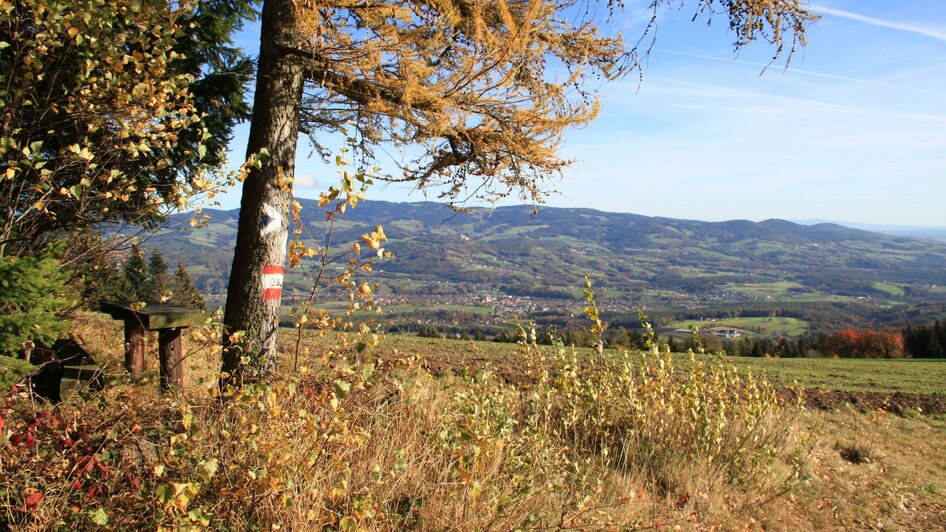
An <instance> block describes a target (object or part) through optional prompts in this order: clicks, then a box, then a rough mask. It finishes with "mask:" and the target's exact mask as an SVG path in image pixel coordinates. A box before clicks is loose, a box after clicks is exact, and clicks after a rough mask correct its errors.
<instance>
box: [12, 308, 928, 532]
mask: <svg viewBox="0 0 946 532" xmlns="http://www.w3.org/2000/svg"><path fill="white" fill-rule="evenodd" d="M77 332H78V334H79V335H80V336H81V337H82V339H83V340H84V341H85V343H86V345H88V346H89V347H90V348H91V349H92V350H93V352H94V353H95V354H96V355H97V358H98V359H99V361H100V363H102V364H103V365H105V366H108V367H111V368H113V370H112V371H113V372H114V374H115V375H119V376H120V375H121V371H120V360H121V356H120V352H119V350H120V344H121V338H122V337H121V328H120V325H118V324H114V323H110V322H103V321H101V320H100V319H99V318H96V317H92V316H90V317H86V318H85V319H83V320H80V322H79V324H78V328H77ZM184 341H185V350H187V351H188V352H190V353H191V354H190V356H188V357H187V358H186V359H185V360H186V364H187V367H186V370H185V379H186V383H187V389H186V390H185V391H184V393H182V394H178V395H176V396H171V397H161V396H160V395H159V394H158V393H157V376H156V370H155V368H154V365H153V364H152V366H151V368H150V370H149V372H147V373H146V376H145V379H144V381H143V382H135V383H133V382H130V381H129V380H128V379H127V378H124V377H122V378H120V379H118V380H117V381H116V382H114V383H113V384H112V385H111V386H110V387H109V388H108V389H107V390H105V391H104V392H102V393H100V394H95V395H89V396H87V397H85V396H80V395H75V396H72V397H69V398H67V400H66V401H65V402H64V403H63V404H61V405H58V406H55V407H49V406H48V405H42V404H30V403H29V402H28V401H27V400H26V399H24V398H22V397H12V398H11V400H10V401H9V402H8V403H7V406H6V407H5V409H4V410H3V411H2V413H0V418H2V419H4V420H6V427H5V428H3V429H2V430H3V431H4V436H3V438H4V440H3V443H2V445H3V446H4V447H5V449H4V453H3V457H2V458H0V460H2V462H0V464H2V465H0V496H2V502H0V505H2V513H0V526H2V525H3V524H4V523H5V524H6V525H9V526H10V527H11V528H16V529H37V530H39V529H50V528H62V527H72V528H87V527H91V526H94V525H93V523H94V521H95V520H96V519H98V520H101V518H102V517H103V516H104V517H107V518H108V526H110V527H114V528H119V529H121V528H133V527H134V528H140V527H147V528H154V527H157V526H165V527H174V526H179V525H184V526H198V527H203V526H209V527H213V528H234V527H236V528H242V527H244V526H250V525H252V527H254V528H267V529H269V528H273V526H274V525H275V526H278V527H281V528H282V529H292V530H301V529H313V528H319V527H327V528H335V529H367V530H389V529H462V530H488V529H492V530H509V529H515V528H530V527H539V528H569V527H571V528H579V529H598V528H609V527H618V528H622V529H637V528H660V529H674V528H677V527H679V528H680V529H684V530H709V529H720V530H734V529H758V528H759V527H763V528H765V529H775V530H782V529H785V530H789V529H832V528H845V529H865V530H869V529H873V528H874V527H876V528H881V529H911V528H912V529H934V528H937V527H939V528H942V526H943V525H944V522H946V521H944V510H943V506H942V504H941V503H940V502H938V501H939V499H941V498H942V495H943V493H944V489H946V457H944V454H943V453H942V449H943V448H944V447H946V446H944V444H946V434H944V429H946V422H944V421H942V420H935V419H932V418H915V419H905V418H897V417H892V416H890V415H886V414H883V413H874V414H870V415H864V414H860V413H855V412H847V411H841V412H836V413H816V412H801V413H800V414H799V412H798V411H795V410H793V409H786V410H780V413H779V414H778V415H776V416H774V417H772V416H764V419H765V420H766V421H765V423H766V424H765V427H767V428H766V432H764V434H776V433H777V434H784V435H786V436H791V435H792V434H794V436H793V438H795V439H789V440H785V439H778V438H776V439H774V440H767V441H768V443H767V444H766V445H765V446H761V447H751V446H750V447H751V448H753V449H756V451H758V452H754V453H750V454H751V455H752V456H755V457H756V458H758V459H753V460H748V459H747V461H744V462H740V461H732V458H731V455H732V453H728V452H726V451H727V450H731V449H732V447H733V444H732V442H733V441H740V440H739V438H738V436H740V435H749V436H750V437H752V436H756V435H758V434H762V433H755V432H752V430H750V431H749V432H746V430H747V429H749V428H751V427H749V426H747V425H746V422H745V421H738V419H740V418H738V416H737V417H733V418H726V419H727V420H729V421H727V423H729V424H728V425H726V431H727V432H726V433H725V434H723V436H725V438H729V439H725V440H721V441H725V443H721V444H720V445H719V447H715V449H717V451H715V452H714V451H713V449H714V447H712V445H710V444H711V443H712V442H713V441H716V440H715V438H709V439H707V440H705V441H704V443H705V444H706V445H708V446H707V447H704V448H701V447H699V446H694V447H686V441H687V440H688V439H698V438H696V437H695V436H687V437H686V438H680V439H677V440H675V439H673V438H672V437H670V436H671V435H672V434H673V433H676V432H679V431H681V430H684V429H687V428H688V427H690V428H693V429H695V430H697V432H695V433H694V434H699V433H700V431H705V432H706V433H707V434H711V433H712V431H711V430H710V429H711V428H712V427H714V426H716V425H715V424H712V423H711V424H703V425H701V424H699V423H697V424H693V423H695V422H694V421H692V419H693V418H691V417H690V416H689V415H682V413H683V412H684V409H677V408H674V409H667V407H668V406H674V405H675V406H679V405H680V403H681V401H683V400H685V398H686V397H690V398H694V397H698V396H699V394H698V393H695V392H693V393H690V392H686V393H684V392H685V391H684V390H682V389H681V390H678V391H679V393H680V394H681V395H679V396H672V395H661V394H657V393H654V394H651V395H647V394H646V393H644V392H643V391H642V390H643V389H646V388H648V387H651V388H654V389H656V388H659V387H661V386H669V385H670V383H671V380H661V379H660V378H656V377H652V378H653V379H654V380H651V381H646V379H645V380H644V384H645V386H644V388H640V389H639V388H638V387H636V385H633V386H632V385H631V384H629V383H624V384H621V385H620V386H619V385H618V384H616V383H617V382H618V381H617V380H614V378H612V377H613V375H612V377H607V378H606V377H605V376H603V375H597V376H592V375H572V376H568V375H567V371H563V370H566V369H567V368H566V367H564V366H562V365H558V366H556V365H555V364H557V363H561V362H566V363H567V358H566V359H563V360H560V361H559V362H556V361H555V360H554V356H552V355H550V357H551V358H547V359H545V361H544V362H543V363H544V364H546V366H545V367H546V368H551V369H552V370H553V371H551V372H550V374H552V375H557V376H555V377H553V378H550V379H549V380H548V381H547V383H546V384H547V386H546V387H545V388H541V387H532V388H523V387H521V386H514V385H509V384H506V383H504V382H502V380H501V379H498V378H496V376H495V375H491V374H489V373H485V374H478V375H476V376H474V377H468V378H463V377H454V376H443V377H435V376H433V375H431V373H430V372H429V371H426V370H424V369H422V368H421V367H419V365H418V364H417V362H416V360H414V359H412V358H411V356H410V355H411V353H401V355H402V357H401V358H399V359H386V360H385V362H381V363H378V365H372V364H369V363H367V362H366V361H364V360H358V359H356V357H352V356H350V355H353V354H354V351H351V350H347V349H345V348H342V347H340V346H336V348H335V349H333V350H332V353H331V355H330V354H329V352H328V351H327V350H325V349H319V350H316V351H315V352H313V353H312V354H311V355H310V356H309V357H307V358H306V359H305V361H304V362H305V366H306V368H305V370H304V371H301V372H300V373H299V374H297V375H294V376H288V377H285V378H281V379H279V380H278V381H277V382H275V383H274V384H273V385H272V386H266V387H264V386H259V387H252V386H251V387H247V388H246V389H244V390H243V391H242V392H241V393H240V394H238V395H235V396H233V397H231V398H230V399H229V400H228V401H223V402H221V401H218V400H217V398H215V397H213V390H214V383H215V382H216V374H217V369H218V360H219V351H217V350H216V349H217V348H216V346H215V344H216V338H215V336H214V334H213V333H212V331H207V332H201V331H197V330H195V331H191V333H190V334H189V335H188V336H187V337H185V340H184ZM533 359H534V357H533ZM342 361H344V362H342ZM566 365H567V364H566ZM680 371H683V370H680ZM604 373H605V374H607V372H604ZM636 375H639V377H640V378H642V379H644V377H643V375H640V374H636ZM720 375H722V374H717V377H720ZM710 376H711V375H710V374H707V375H704V377H706V378H704V379H703V380H706V381H709V380H711V379H710V378H709V377H710ZM679 377H680V375H678V376H677V377H675V378H674V380H678V381H681V382H687V380H686V379H685V378H684V379H682V380H681V379H680V378H679ZM602 379H603V380H602ZM539 381H541V379H539ZM634 382H638V381H634ZM648 382H649V383H651V384H652V385H653V386H648V385H647V383H648ZM690 385H692V386H696V385H697V382H696V381H695V380H694V381H693V382H690ZM720 386H724V387H727V388H728V387H730V386H731V383H728V381H721V384H720ZM609 387H610V388H609ZM609 390H610V391H609ZM699 390H703V392H706V393H709V392H711V391H713V390H717V391H719V390H721V388H700V389H699ZM631 391H633V392H634V393H637V394H639V395H638V396H637V399H635V400H636V401H638V402H640V404H641V405H645V406H646V408H645V409H644V412H646V415H645V414H644V413H639V414H635V416H637V417H634V416H632V415H631V410H632V409H629V407H627V406H626V405H634V404H637V403H627V402H624V403H622V402H621V399H620V397H622V395H621V394H624V395H625V396H626V395H627V394H628V393H630V392H631ZM648 393H649V392H648ZM687 393H689V395H687ZM537 394H538V395H537ZM542 394H544V395H542ZM640 394H643V395H640ZM540 396H541V397H540ZM719 396H720V397H729V399H725V401H727V402H726V405H727V407H728V408H729V407H736V406H738V405H739V404H741V403H740V402H739V401H738V400H737V397H736V396H726V395H725V394H723V393H720V394H719ZM674 397H676V399H674V401H671V403H672V404H663V403H661V402H660V401H662V400H666V399H668V398H674ZM622 404H623V405H625V406H621V405H622ZM753 404H754V405H756V406H760V405H764V404H766V403H764V402H763V403H751V402H750V403H745V404H743V407H744V406H746V405H748V406H752V405H753ZM740 408H742V407H740ZM661 409H664V410H661ZM713 412H714V409H713V408H710V409H708V410H707V415H710V416H711V417H712V413H713ZM759 412H762V410H759ZM44 413H48V414H49V415H50V417H48V418H46V417H43V418H42V419H39V418H40V416H41V415H45V414H44ZM798 415H800V417H798ZM570 416H572V417H570ZM573 416H577V417H573ZM37 419H39V421H38V422H37V421H36V420H37ZM746 419H750V420H751V419H753V418H751V417H750V418H746ZM760 419H762V418H760ZM49 420H57V421H55V422H53V421H49ZM578 420H582V422H577V421H578ZM566 421H567V422H566ZM632 421H633V423H630V422H632ZM30 423H36V424H35V425H34V428H33V429H28V428H27V427H28V426H29V425H30ZM793 423H797V427H798V429H799V430H798V431H791V430H789V429H791V427H792V426H793V425H792V424H793ZM642 424H643V425H647V426H646V427H639V428H642V429H644V428H646V429H647V430H648V431H649V432H648V431H643V430H638V431H636V432H635V431H631V430H629V428H630V427H634V426H637V425H642ZM53 425H55V426H53ZM662 426H663V428H661V427H662ZM759 426H760V427H762V425H759ZM29 430H32V431H33V434H35V440H36V441H35V443H34V444H33V445H32V446H25V445H24V444H23V443H22V442H20V443H19V444H18V445H13V443H12V441H11V440H10V437H11V436H14V435H18V434H25V433H26V432H28V431H29ZM754 430H761V429H754ZM662 431H663V432H662ZM772 431H774V432H772ZM806 434H807V435H808V436H807V437H805V435H806ZM64 435H65V436H70V437H72V439H73V440H75V442H76V445H74V446H70V447H64V446H63V444H62V437H63V436H64ZM733 436H736V440H732V439H731V438H732V437H733ZM750 439H751V438H750ZM621 442H624V443H621ZM628 442H630V443H628ZM622 445H624V446H625V447H624V448H621V446H622ZM644 447H647V448H646V449H644ZM605 448H607V449H608V451H607V452H603V451H604V449H605ZM645 450H646V452H643V451H645ZM770 451H775V453H774V454H772V455H771V456H770V458H765V456H763V455H765V452H770ZM756 455H758V456H756ZM747 456H748V455H747ZM845 456H847V457H848V458H847V459H846V458H845ZM852 456H859V457H861V458H866V460H862V461H861V463H858V464H854V463H851V462H850V461H848V460H849V459H850V458H851V457H852ZM727 457H730V458H727ZM727 460H728V461H727ZM90 463H91V464H93V466H92V468H91V469H89V468H88V467H87V465H88V464H90ZM726 463H729V464H730V465H738V467H735V468H731V469H727V467H726ZM99 466H101V468H100V467H99ZM102 468H104V471H103V470H102ZM740 468H751V471H743V472H744V473H750V472H751V473H753V474H745V475H737V474H734V472H736V471H740V470H741V469H740ZM795 473H798V475H797V476H796V477H793V474H795ZM790 478H795V479H796V480H797V482H789V483H788V484H786V483H784V481H785V480H786V479H790ZM785 488H791V490H790V491H783V490H784V489H785ZM38 493H40V494H42V498H38V496H37V495H35V494H38ZM30 497H32V498H30ZM37 499H38V500H37ZM98 512H101V513H98Z"/></svg>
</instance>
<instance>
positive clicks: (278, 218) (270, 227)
mask: <svg viewBox="0 0 946 532" xmlns="http://www.w3.org/2000/svg"><path fill="white" fill-rule="evenodd" d="M261 221H262V223H261V224H260V225H262V226H263V228H262V229H261V230H260V234H261V235H263V236H266V235H268V234H270V233H272V232H273V231H278V230H280V229H282V215H281V214H279V211H277V210H276V208H275V207H273V206H272V205H263V219H262V220H261Z"/></svg>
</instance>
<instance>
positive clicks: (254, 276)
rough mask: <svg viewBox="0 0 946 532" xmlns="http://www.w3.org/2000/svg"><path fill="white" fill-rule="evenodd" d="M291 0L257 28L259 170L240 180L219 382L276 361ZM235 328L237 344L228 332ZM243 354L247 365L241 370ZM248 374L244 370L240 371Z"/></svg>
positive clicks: (275, 6) (295, 105)
mask: <svg viewBox="0 0 946 532" xmlns="http://www.w3.org/2000/svg"><path fill="white" fill-rule="evenodd" d="M296 10H297V7H296V6H295V2H294V1H293V0H266V1H265V2H264V3H263V13H262V19H261V30H260V53H259V64H258V67H257V77H256V94H255V98H254V102H253V119H252V123H251V125H250V137H249V144H248V146H247V155H248V156H250V155H253V154H258V153H260V151H261V150H262V149H264V148H265V149H266V150H268V151H269V155H267V156H264V157H263V158H262V161H261V162H262V165H261V167H260V168H259V169H253V170H252V171H250V172H249V175H248V177H247V178H246V181H244V182H243V198H242V200H241V204H240V221H239V227H238V231H237V242H236V252H235V254H234V256H233V269H232V271H231V273H230V284H229V286H228V288H227V304H226V313H225V316H224V333H223V347H224V352H223V372H224V377H223V379H222V381H221V383H222V384H223V385H226V384H230V383H233V384H237V385H239V384H240V383H241V382H242V380H243V378H244V377H248V378H252V379H257V378H261V377H263V376H265V375H266V374H267V373H268V372H270V371H272V369H273V368H274V367H275V363H276V336H277V331H278V326H279V307H280V300H281V296H282V279H283V269H284V267H285V262H286V240H287V236H288V229H289V204H290V202H291V201H292V185H291V179H290V177H291V176H292V175H293V172H294V170H295V158H296V142H297V139H298V133H299V110H300V107H301V105H302V88H303V75H302V67H301V65H300V64H299V62H298V59H297V58H293V57H292V56H291V55H288V54H285V53H283V52H281V49H282V48H281V47H282V46H291V45H292V44H293V29H294V28H295V27H296V26H297V24H296V20H297V16H298V13H297V11H296ZM238 331H242V332H243V333H244V335H243V336H242V338H240V340H239V341H238V342H232V341H231V336H230V335H231V334H232V333H234V332H238ZM243 357H249V360H250V367H249V368H244V367H243V364H242V359H243ZM247 372H249V374H247V375H245V373H247Z"/></svg>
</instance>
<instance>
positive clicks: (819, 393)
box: [779, 389, 946, 416]
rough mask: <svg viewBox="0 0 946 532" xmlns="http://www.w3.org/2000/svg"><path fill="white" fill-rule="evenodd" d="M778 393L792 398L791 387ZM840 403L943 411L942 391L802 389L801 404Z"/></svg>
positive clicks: (926, 412) (945, 398) (829, 405)
mask: <svg viewBox="0 0 946 532" xmlns="http://www.w3.org/2000/svg"><path fill="white" fill-rule="evenodd" d="M779 395H780V396H781V397H782V398H784V399H787V400H791V401H794V400H795V397H796V394H795V392H794V390H790V389H783V390H780V393H779ZM843 404H848V405H851V406H852V407H853V408H855V409H857V410H859V411H861V412H868V411H871V410H884V411H886V412H890V413H891V414H896V415H898V416H903V415H908V414H911V413H918V414H924V415H932V414H943V413H946V395H944V394H940V393H933V394H918V393H903V392H896V393H878V392H849V391H843V390H818V389H807V390H805V406H807V407H809V408H817V409H819V410H833V409H835V408H837V407H839V406H841V405H843Z"/></svg>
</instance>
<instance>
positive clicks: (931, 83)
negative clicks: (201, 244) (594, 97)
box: [221, 0, 946, 226]
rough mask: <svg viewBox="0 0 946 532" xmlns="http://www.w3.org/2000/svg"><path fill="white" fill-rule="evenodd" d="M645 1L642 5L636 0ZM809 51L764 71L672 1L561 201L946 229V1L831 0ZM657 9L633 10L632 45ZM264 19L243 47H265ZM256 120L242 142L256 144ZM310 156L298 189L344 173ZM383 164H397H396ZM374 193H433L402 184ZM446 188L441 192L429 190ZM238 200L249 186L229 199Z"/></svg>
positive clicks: (590, 137)
mask: <svg viewBox="0 0 946 532" xmlns="http://www.w3.org/2000/svg"><path fill="white" fill-rule="evenodd" d="M628 4H633V2H628ZM811 10H812V11H814V12H817V13H821V14H823V18H822V19H821V20H820V21H818V22H816V23H815V24H814V25H813V26H812V27H811V28H810V29H809V31H808V46H807V47H806V48H804V49H801V50H799V51H797V52H796V54H795V55H794V56H793V57H792V59H791V64H790V65H789V67H788V68H785V66H784V61H781V62H776V63H774V64H772V65H770V66H769V67H768V68H767V69H766V70H765V72H763V67H764V66H765V65H766V64H767V63H768V62H769V59H770V58H771V56H772V50H771V48H769V47H767V46H766V45H765V44H763V43H758V44H753V45H750V46H749V47H748V48H744V49H743V50H741V51H740V52H738V54H737V53H735V52H734V51H733V49H732V45H731V42H732V35H731V34H729V33H728V32H727V31H726V26H727V24H726V21H725V20H724V19H723V18H717V19H716V20H714V22H713V24H711V25H709V26H707V24H706V20H705V18H704V19H698V20H697V21H695V22H692V21H691V19H692V16H693V2H689V3H687V5H685V6H684V7H683V8H682V9H680V10H676V9H674V10H663V11H662V12H661V13H660V15H661V16H660V21H659V22H658V26H657V41H656V44H655V46H654V50H653V52H652V53H651V56H650V57H649V59H648V61H647V63H646V65H645V68H644V71H643V81H639V80H638V78H637V77H636V76H634V75H632V76H630V77H628V78H625V79H624V80H620V81H617V82H614V83H612V84H610V85H607V86H605V87H604V89H603V91H602V94H601V100H602V104H603V109H602V112H601V115H600V117H599V118H598V120H597V121H595V122H593V123H592V124H590V125H589V126H587V127H585V128H584V129H581V130H576V131H573V132H570V133H568V134H567V136H566V140H565V144H564V146H563V155H564V156H566V157H568V158H572V159H575V160H576V163H575V164H574V165H573V166H572V167H571V168H570V169H568V170H567V171H566V172H565V175H564V178H563V180H562V181H561V182H559V183H558V184H557V186H556V188H557V189H558V190H559V192H560V194H558V195H554V196H552V197H551V198H550V201H549V204H550V205H554V206H561V207H590V208H596V209H601V210H607V211H617V212H634V213H638V214H645V215H653V216H667V217H673V218H691V219H700V220H729V219H750V220H763V219H767V218H785V219H791V220H804V219H829V220H837V221H847V222H860V223H871V224H894V225H916V226H946V2H943V1H942V0H912V1H910V2H891V1H889V0H885V1H875V0H859V1H854V0H827V1H824V2H822V3H814V4H812V6H811ZM644 16H645V14H644V13H641V12H640V11H635V9H634V8H633V6H629V7H628V9H627V10H626V11H625V14H624V20H623V21H621V22H622V23H623V25H624V26H625V28H626V29H625V30H624V33H625V36H626V37H627V38H628V41H630V40H631V39H632V38H634V39H636V36H637V34H639V32H640V30H641V29H642V28H643V25H644V23H645V19H644ZM257 35H258V34H257V33H256V28H255V27H248V28H247V29H246V30H245V31H244V33H243V34H242V35H240V39H239V42H241V43H245V46H246V47H247V49H249V50H253V49H254V48H255V46H254V42H255V39H256V38H257ZM247 129H248V127H247V126H245V125H244V126H241V128H240V130H239V131H238V132H237V135H236V138H235V139H234V142H233V143H232V146H231V153H232V157H231V161H232V162H234V163H235V162H237V161H238V160H239V159H240V158H241V157H242V156H243V154H244V152H245V146H246V131H247ZM309 151H310V150H309V149H308V148H307V145H306V143H305V141H303V142H302V143H300V150H299V159H298V161H297V169H296V173H297V187H296V195H298V196H302V197H316V196H317V195H318V191H319V190H320V189H321V188H324V187H325V185H327V184H333V183H334V182H335V181H336V180H337V176H336V174H335V169H334V168H331V167H324V166H322V164H321V162H320V161H319V160H318V159H309V158H308V157H307V156H308V154H309ZM379 166H382V167H384V166H386V165H385V161H384V160H380V161H379ZM368 198H369V199H383V200H388V201H423V200H424V199H425V198H424V196H423V195H422V194H420V193H419V192H416V191H412V190H411V189H410V188H409V187H397V186H393V185H392V186H388V187H386V188H383V189H381V188H376V189H374V190H372V191H370V192H369V195H368ZM431 199H433V198H431ZM221 204H222V206H223V207H226V208H232V207H236V206H237V205H238V204H239V190H238V189H237V190H235V191H234V192H231V193H230V194H227V195H226V196H224V197H223V198H222V199H221Z"/></svg>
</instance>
